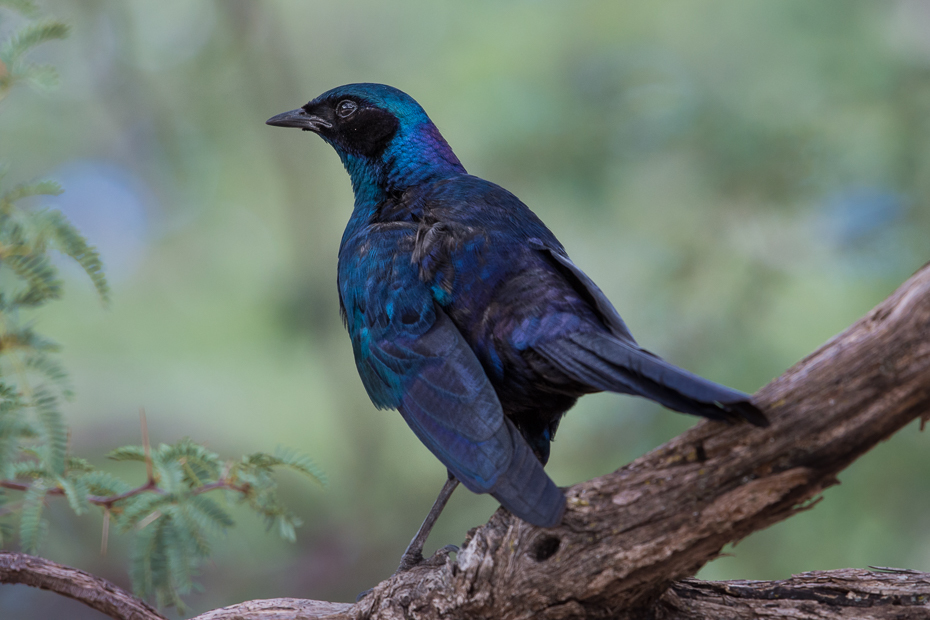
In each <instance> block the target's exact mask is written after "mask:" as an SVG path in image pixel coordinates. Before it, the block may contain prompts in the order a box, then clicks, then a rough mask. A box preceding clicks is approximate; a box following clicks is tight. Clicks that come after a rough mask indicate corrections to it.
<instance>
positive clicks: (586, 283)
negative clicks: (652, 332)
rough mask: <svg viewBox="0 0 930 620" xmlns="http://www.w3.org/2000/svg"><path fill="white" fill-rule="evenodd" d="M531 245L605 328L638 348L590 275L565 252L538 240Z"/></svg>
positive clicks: (533, 239) (531, 242)
mask: <svg viewBox="0 0 930 620" xmlns="http://www.w3.org/2000/svg"><path fill="white" fill-rule="evenodd" d="M529 245H530V247H531V248H533V249H534V250H538V251H540V252H542V253H543V254H544V255H545V256H546V257H547V258H548V259H549V260H550V262H551V263H552V264H553V265H555V266H556V267H557V268H558V269H559V271H561V272H562V275H564V276H565V279H566V280H568V282H569V283H570V284H571V285H572V287H573V288H574V289H575V290H576V291H577V292H578V294H579V295H581V296H582V297H583V298H585V299H586V301H587V302H588V304H590V305H591V307H592V308H593V309H594V311H595V312H597V315H598V317H599V318H600V319H601V321H603V323H604V325H605V327H607V329H609V330H610V331H611V333H613V335H614V336H616V338H617V339H618V340H622V341H625V342H628V343H630V344H631V345H633V346H636V347H638V345H637V344H636V340H635V339H634V338H633V334H631V333H630V330H629V328H628V327H627V326H626V323H624V322H623V319H622V318H620V314H619V313H618V312H617V310H616V308H614V306H613V304H611V303H610V300H609V299H607V296H606V295H604V293H603V291H601V289H600V288H598V286H597V284H595V283H594V281H593V280H592V279H591V278H589V277H588V274H586V273H585V272H583V271H582V270H581V269H579V268H578V267H577V265H575V263H573V262H572V261H571V259H570V258H568V256H567V255H566V254H565V251H564V250H562V249H561V248H557V247H553V246H552V245H549V244H546V243H544V242H543V241H541V240H540V239H537V238H531V239H530V240H529Z"/></svg>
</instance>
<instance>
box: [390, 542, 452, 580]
mask: <svg viewBox="0 0 930 620" xmlns="http://www.w3.org/2000/svg"><path fill="white" fill-rule="evenodd" d="M458 551H459V548H458V547H457V546H455V545H446V546H445V547H443V548H442V549H437V550H436V553H434V554H433V555H431V556H430V557H429V558H424V557H423V554H422V553H420V550H419V549H417V550H416V551H415V552H413V553H404V557H402V558H401V559H400V565H399V566H398V567H397V570H396V571H394V574H395V575H396V574H398V573H403V572H406V571H408V570H410V569H411V568H414V567H415V566H442V565H443V564H445V563H446V558H447V557H449V554H450V553H458Z"/></svg>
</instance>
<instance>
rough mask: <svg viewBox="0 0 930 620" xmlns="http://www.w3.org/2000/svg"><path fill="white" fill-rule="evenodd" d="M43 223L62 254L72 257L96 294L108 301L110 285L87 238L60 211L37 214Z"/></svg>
mask: <svg viewBox="0 0 930 620" xmlns="http://www.w3.org/2000/svg"><path fill="white" fill-rule="evenodd" d="M39 216H40V217H41V218H42V220H43V223H44V224H45V225H46V226H48V230H49V231H50V233H51V239H52V241H53V243H54V244H55V247H56V248H58V250H60V251H61V252H62V253H63V254H66V255H68V256H70V257H71V258H73V259H74V260H75V261H76V262H77V264H78V265H80V266H81V268H82V269H83V270H84V273H86V274H87V277H89V278H90V280H91V282H93V284H94V288H96V289H97V294H98V295H99V296H100V299H102V300H103V301H104V302H107V301H109V298H110V285H109V284H108V283H107V278H106V276H105V275H104V273H103V262H102V261H101V260H100V254H99V253H98V252H97V249H96V248H95V247H93V246H92V245H89V244H88V243H87V239H85V238H84V236H83V235H81V233H80V232H79V231H78V229H77V228H75V227H74V225H73V224H72V223H71V222H69V221H68V218H66V217H65V216H64V214H63V213H62V212H61V211H57V210H50V211H43V212H41V213H40V214H39Z"/></svg>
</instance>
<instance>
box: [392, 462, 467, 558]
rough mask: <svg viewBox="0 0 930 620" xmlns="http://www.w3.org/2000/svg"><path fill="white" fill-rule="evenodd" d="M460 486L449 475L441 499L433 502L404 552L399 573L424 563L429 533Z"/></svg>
mask: <svg viewBox="0 0 930 620" xmlns="http://www.w3.org/2000/svg"><path fill="white" fill-rule="evenodd" d="M458 485H459V481H458V479H457V478H456V477H455V476H453V475H452V474H449V479H448V480H446V483H445V484H444V485H442V490H441V491H440V492H439V497H437V498H436V501H435V502H433V507H432V508H430V510H429V514H428V515H426V518H425V519H423V525H421V526H420V529H419V530H417V535H416V536H414V537H413V540H411V541H410V544H409V545H407V550H406V551H404V555H403V557H401V558H400V566H398V567H397V572H398V573H400V572H403V571H405V570H410V569H411V568H413V567H414V566H416V565H417V564H419V563H420V562H422V561H423V545H425V544H426V539H427V538H428V537H429V533H430V531H431V530H432V529H433V525H434V524H435V523H436V519H438V518H439V515H440V514H441V513H442V509H443V508H445V507H446V502H448V501H449V498H450V497H452V491H454V490H455V487H457V486H458Z"/></svg>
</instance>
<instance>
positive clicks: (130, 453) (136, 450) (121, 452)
mask: <svg viewBox="0 0 930 620" xmlns="http://www.w3.org/2000/svg"><path fill="white" fill-rule="evenodd" d="M107 458H108V459H112V460H114V461H142V462H143V463H144V462H145V449H144V448H143V447H142V446H122V447H120V448H116V449H115V450H111V451H110V453H109V454H107Z"/></svg>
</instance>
